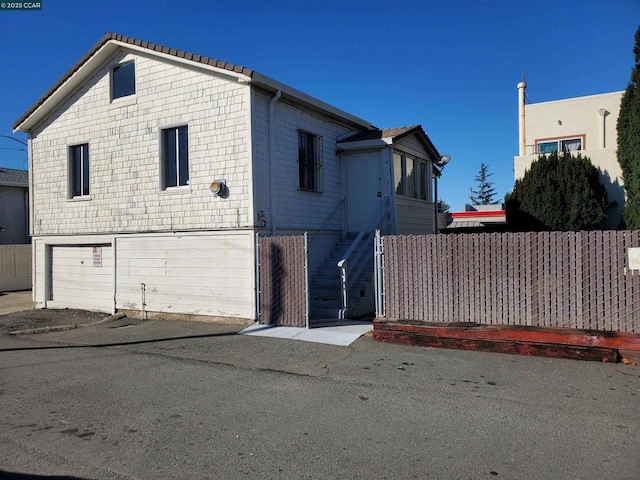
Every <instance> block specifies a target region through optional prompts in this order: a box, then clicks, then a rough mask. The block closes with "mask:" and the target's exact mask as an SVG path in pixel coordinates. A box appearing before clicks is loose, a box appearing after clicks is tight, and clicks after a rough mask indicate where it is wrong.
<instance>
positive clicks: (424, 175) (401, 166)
mask: <svg viewBox="0 0 640 480" xmlns="http://www.w3.org/2000/svg"><path fill="white" fill-rule="evenodd" d="M427 165H429V162H425V161H423V160H421V159H418V158H415V157H411V156H409V155H407V154H405V153H401V152H393V176H394V181H395V191H396V194H398V195H402V196H404V197H408V198H416V199H418V200H428V201H431V199H430V196H429V194H430V192H429V185H430V183H431V177H430V176H429V170H428V168H427Z"/></svg>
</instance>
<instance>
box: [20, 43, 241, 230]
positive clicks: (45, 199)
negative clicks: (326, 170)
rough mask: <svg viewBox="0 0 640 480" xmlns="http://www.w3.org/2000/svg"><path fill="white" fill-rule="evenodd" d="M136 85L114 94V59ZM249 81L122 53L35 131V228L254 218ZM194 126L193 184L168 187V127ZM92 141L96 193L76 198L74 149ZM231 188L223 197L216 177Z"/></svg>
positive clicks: (158, 225) (155, 226)
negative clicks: (164, 165)
mask: <svg viewBox="0 0 640 480" xmlns="http://www.w3.org/2000/svg"><path fill="white" fill-rule="evenodd" d="M125 60H134V61H135V70H136V93H135V95H133V96H129V97H123V98H119V99H116V100H114V101H113V102H111V101H110V87H109V83H110V81H109V76H110V74H109V72H110V68H111V66H112V65H114V64H116V63H118V62H120V61H125ZM249 91H250V89H249V86H247V85H242V84H238V83H236V82H234V81H233V80H230V79H227V78H221V77H216V76H214V75H212V74H208V73H204V72H202V71H198V70H190V69H187V68H186V67H185V66H179V65H176V64H172V63H168V62H160V61H158V60H157V59H155V58H153V57H151V56H147V55H143V54H138V53H136V54H132V53H126V52H120V53H119V54H117V55H116V56H115V57H113V58H112V59H111V60H110V61H109V62H108V64H107V65H105V66H104V67H103V68H101V69H100V70H99V71H98V72H97V73H96V74H95V75H94V76H93V77H91V78H90V79H89V80H88V82H87V83H86V84H85V85H84V86H82V87H81V88H80V89H79V90H78V91H77V92H76V93H74V94H73V95H71V96H70V97H69V98H68V99H67V101H66V102H65V103H64V104H63V105H61V106H60V107H59V108H58V109H57V110H56V111H55V112H54V113H53V114H52V115H51V116H50V117H48V119H47V120H46V121H45V122H44V123H43V124H41V125H39V126H38V127H37V128H36V129H35V130H34V131H33V133H32V134H33V137H34V138H33V142H32V156H33V168H32V172H31V173H32V175H33V185H34V188H33V192H32V194H33V210H34V212H33V215H34V217H33V219H34V221H33V230H34V236H39V235H61V234H82V233H106V232H138V231H166V230H185V229H189V230H190V229H218V228H237V227H246V226H252V225H253V222H252V218H253V214H252V212H251V206H252V205H251V194H250V155H251V152H250V149H249V143H250V140H249V139H250V127H249V124H250V105H249V102H250V94H249ZM183 124H187V125H188V127H189V169H190V186H189V187H186V188H180V189H176V190H174V191H173V192H169V191H160V168H159V164H160V130H161V129H162V128H166V127H170V126H178V125H183ZM79 143H88V144H89V158H90V190H91V195H90V200H86V201H85V200H80V201H78V200H69V199H68V198H67V197H68V193H67V188H68V187H67V179H68V166H67V162H68V158H67V157H68V147H69V145H73V144H79ZM220 178H222V179H226V180H227V185H228V186H229V191H230V196H229V198H228V199H226V200H223V199H220V198H216V197H214V196H213V195H212V194H211V192H210V190H209V185H210V183H211V181H212V180H213V179H220Z"/></svg>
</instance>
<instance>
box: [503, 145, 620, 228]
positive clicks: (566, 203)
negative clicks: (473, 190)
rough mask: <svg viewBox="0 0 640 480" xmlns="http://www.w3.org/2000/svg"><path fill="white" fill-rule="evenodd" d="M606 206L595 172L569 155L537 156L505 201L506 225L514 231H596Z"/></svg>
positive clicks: (566, 153) (607, 205) (604, 213)
mask: <svg viewBox="0 0 640 480" xmlns="http://www.w3.org/2000/svg"><path fill="white" fill-rule="evenodd" d="M608 208H609V203H608V202H607V194H606V191H605V188H604V186H603V185H602V184H601V183H600V180H599V175H598V170H597V169H596V167H594V166H593V165H592V164H591V161H590V160H589V159H588V158H587V157H584V158H583V157H582V156H580V155H579V154H578V156H576V157H573V156H572V155H571V153H569V152H564V153H562V154H558V153H552V154H550V155H549V156H548V157H546V156H541V157H540V158H538V160H536V161H534V162H533V163H532V164H531V168H530V169H529V170H528V171H527V173H526V174H525V175H524V177H523V178H522V179H520V180H518V181H516V184H515V186H514V188H513V192H512V193H511V195H510V196H509V197H508V200H507V223H508V224H509V228H510V229H511V230H516V231H544V230H559V231H565V232H567V231H578V230H594V229H596V228H598V226H599V225H600V223H601V222H602V220H604V218H605V216H606V212H607V209H608Z"/></svg>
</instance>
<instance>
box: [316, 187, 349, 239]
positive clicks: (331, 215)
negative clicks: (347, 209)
mask: <svg viewBox="0 0 640 480" xmlns="http://www.w3.org/2000/svg"><path fill="white" fill-rule="evenodd" d="M343 205H344V198H343V199H342V200H340V201H339V202H338V204H337V205H336V206H335V207H333V210H331V213H330V214H329V215H327V218H325V219H324V222H322V225H320V229H319V230H318V231H317V232H316V233H314V234H313V236H312V237H311V239H310V240H309V244H311V243H313V241H314V240H315V239H316V237H317V236H318V235H320V234H321V233H322V232H324V231H325V230H326V229H327V224H328V223H329V220H331V219H332V218H333V216H334V215H335V214H336V212H337V211H338V209H339V208H340V207H342V206H343Z"/></svg>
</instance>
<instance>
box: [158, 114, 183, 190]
mask: <svg viewBox="0 0 640 480" xmlns="http://www.w3.org/2000/svg"><path fill="white" fill-rule="evenodd" d="M188 137H189V130H188V127H187V126H186V125H184V126H182V127H175V128H167V129H164V130H162V171H163V184H162V187H163V189H166V188H169V187H182V186H185V185H189V138H188Z"/></svg>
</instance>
